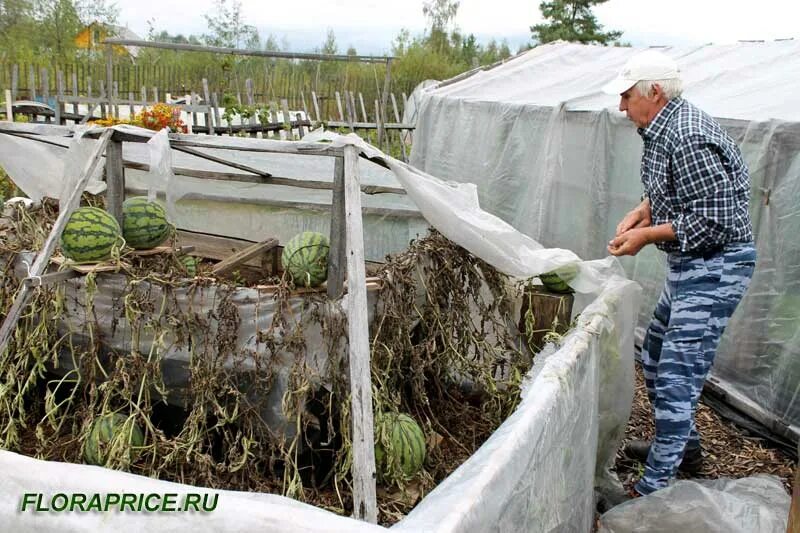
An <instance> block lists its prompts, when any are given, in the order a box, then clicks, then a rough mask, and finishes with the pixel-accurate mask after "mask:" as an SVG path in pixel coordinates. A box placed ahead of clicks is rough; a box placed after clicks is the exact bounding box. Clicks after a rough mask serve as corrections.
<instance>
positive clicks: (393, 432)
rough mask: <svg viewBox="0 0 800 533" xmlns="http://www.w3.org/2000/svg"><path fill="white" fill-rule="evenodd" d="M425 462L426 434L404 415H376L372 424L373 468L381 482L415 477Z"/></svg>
mask: <svg viewBox="0 0 800 533" xmlns="http://www.w3.org/2000/svg"><path fill="white" fill-rule="evenodd" d="M424 461H425V434H424V433H423V432H422V428H420V427H419V424H417V423H416V421H415V420H414V419H413V418H411V417H410V416H408V415H406V414H403V413H383V414H378V416H377V417H376V423H375V465H376V467H377V470H378V475H379V476H380V478H381V479H382V480H384V481H389V482H392V481H402V480H408V479H411V478H412V477H414V475H416V474H417V472H419V471H420V469H421V468H422V463H423V462H424Z"/></svg>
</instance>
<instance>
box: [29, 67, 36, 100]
mask: <svg viewBox="0 0 800 533" xmlns="http://www.w3.org/2000/svg"><path fill="white" fill-rule="evenodd" d="M28 98H30V99H31V100H36V71H35V70H34V68H33V65H28Z"/></svg>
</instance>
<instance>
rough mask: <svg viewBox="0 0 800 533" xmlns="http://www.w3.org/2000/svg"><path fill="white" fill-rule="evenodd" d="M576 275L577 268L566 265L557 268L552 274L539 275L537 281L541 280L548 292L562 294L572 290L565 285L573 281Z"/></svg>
mask: <svg viewBox="0 0 800 533" xmlns="http://www.w3.org/2000/svg"><path fill="white" fill-rule="evenodd" d="M577 275H578V267H577V266H575V265H567V266H565V267H560V268H557V269H556V270H553V271H552V272H548V273H546V274H540V275H539V279H540V280H542V283H543V284H544V286H545V288H546V289H547V290H548V291H551V292H558V293H562V294H564V293H569V292H572V288H571V287H570V286H569V285H567V283H569V282H570V281H572V280H573V279H575V276H577Z"/></svg>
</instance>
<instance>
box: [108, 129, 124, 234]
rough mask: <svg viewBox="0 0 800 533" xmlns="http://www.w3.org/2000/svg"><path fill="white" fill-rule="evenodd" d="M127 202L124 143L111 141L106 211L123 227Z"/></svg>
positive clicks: (109, 146)
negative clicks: (125, 202) (124, 203)
mask: <svg viewBox="0 0 800 533" xmlns="http://www.w3.org/2000/svg"><path fill="white" fill-rule="evenodd" d="M124 201H125V168H124V166H123V164H122V141H115V140H113V139H112V140H111V141H110V142H109V143H108V149H107V150H106V209H107V210H108V212H109V213H110V214H111V216H113V217H114V218H115V219H116V220H117V222H119V225H120V227H122V202H124Z"/></svg>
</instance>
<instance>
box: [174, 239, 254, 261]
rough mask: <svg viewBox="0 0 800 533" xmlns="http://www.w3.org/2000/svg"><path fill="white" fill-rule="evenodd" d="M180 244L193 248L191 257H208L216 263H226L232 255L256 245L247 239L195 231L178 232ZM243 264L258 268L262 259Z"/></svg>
mask: <svg viewBox="0 0 800 533" xmlns="http://www.w3.org/2000/svg"><path fill="white" fill-rule="evenodd" d="M177 233H178V242H180V243H181V248H184V246H183V245H187V246H188V247H193V251H192V252H190V255H196V256H199V257H206V258H208V259H214V260H216V261H224V260H225V259H227V258H229V257H230V256H231V255H232V254H236V253H239V252H241V251H242V250H245V249H247V248H248V247H250V246H253V245H254V244H257V243H255V242H253V241H249V240H246V239H234V238H232V237H222V236H220V235H211V234H208V233H198V232H194V231H187V230H178V232H177ZM242 264H244V265H245V266H250V267H255V268H258V267H260V266H261V260H260V258H257V257H255V258H249V259H246V260H245V261H244V262H243V263H242Z"/></svg>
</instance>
